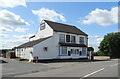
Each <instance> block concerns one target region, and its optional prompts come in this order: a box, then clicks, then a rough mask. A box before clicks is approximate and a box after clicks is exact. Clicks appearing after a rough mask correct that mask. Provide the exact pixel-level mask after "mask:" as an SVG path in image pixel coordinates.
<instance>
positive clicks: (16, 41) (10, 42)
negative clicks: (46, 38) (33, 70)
mask: <svg viewBox="0 0 120 79" xmlns="http://www.w3.org/2000/svg"><path fill="white" fill-rule="evenodd" d="M27 41H29V39H26V38H25V39H24V38H23V39H7V40H5V39H4V40H3V39H0V42H1V44H0V48H3V46H4V48H13V47H16V46H19V45H21V44H23V43H25V42H27Z"/></svg>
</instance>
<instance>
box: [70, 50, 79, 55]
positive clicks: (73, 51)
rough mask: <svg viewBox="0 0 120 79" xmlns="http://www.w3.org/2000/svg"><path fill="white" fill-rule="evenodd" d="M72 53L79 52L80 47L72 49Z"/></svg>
mask: <svg viewBox="0 0 120 79" xmlns="http://www.w3.org/2000/svg"><path fill="white" fill-rule="evenodd" d="M71 53H72V54H79V49H71Z"/></svg>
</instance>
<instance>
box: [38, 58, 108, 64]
mask: <svg viewBox="0 0 120 79" xmlns="http://www.w3.org/2000/svg"><path fill="white" fill-rule="evenodd" d="M101 61H110V59H104V60H103V59H101V60H100V59H99V60H97V59H95V60H88V59H87V60H80V59H78V60H77V59H69V60H68V59H64V60H63V59H62V60H40V61H38V63H62V62H63V63H64V62H101Z"/></svg>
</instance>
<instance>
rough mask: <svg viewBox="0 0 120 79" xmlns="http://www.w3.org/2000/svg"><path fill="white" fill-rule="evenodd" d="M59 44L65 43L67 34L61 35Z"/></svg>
mask: <svg viewBox="0 0 120 79" xmlns="http://www.w3.org/2000/svg"><path fill="white" fill-rule="evenodd" d="M59 42H60V43H65V34H59Z"/></svg>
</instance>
